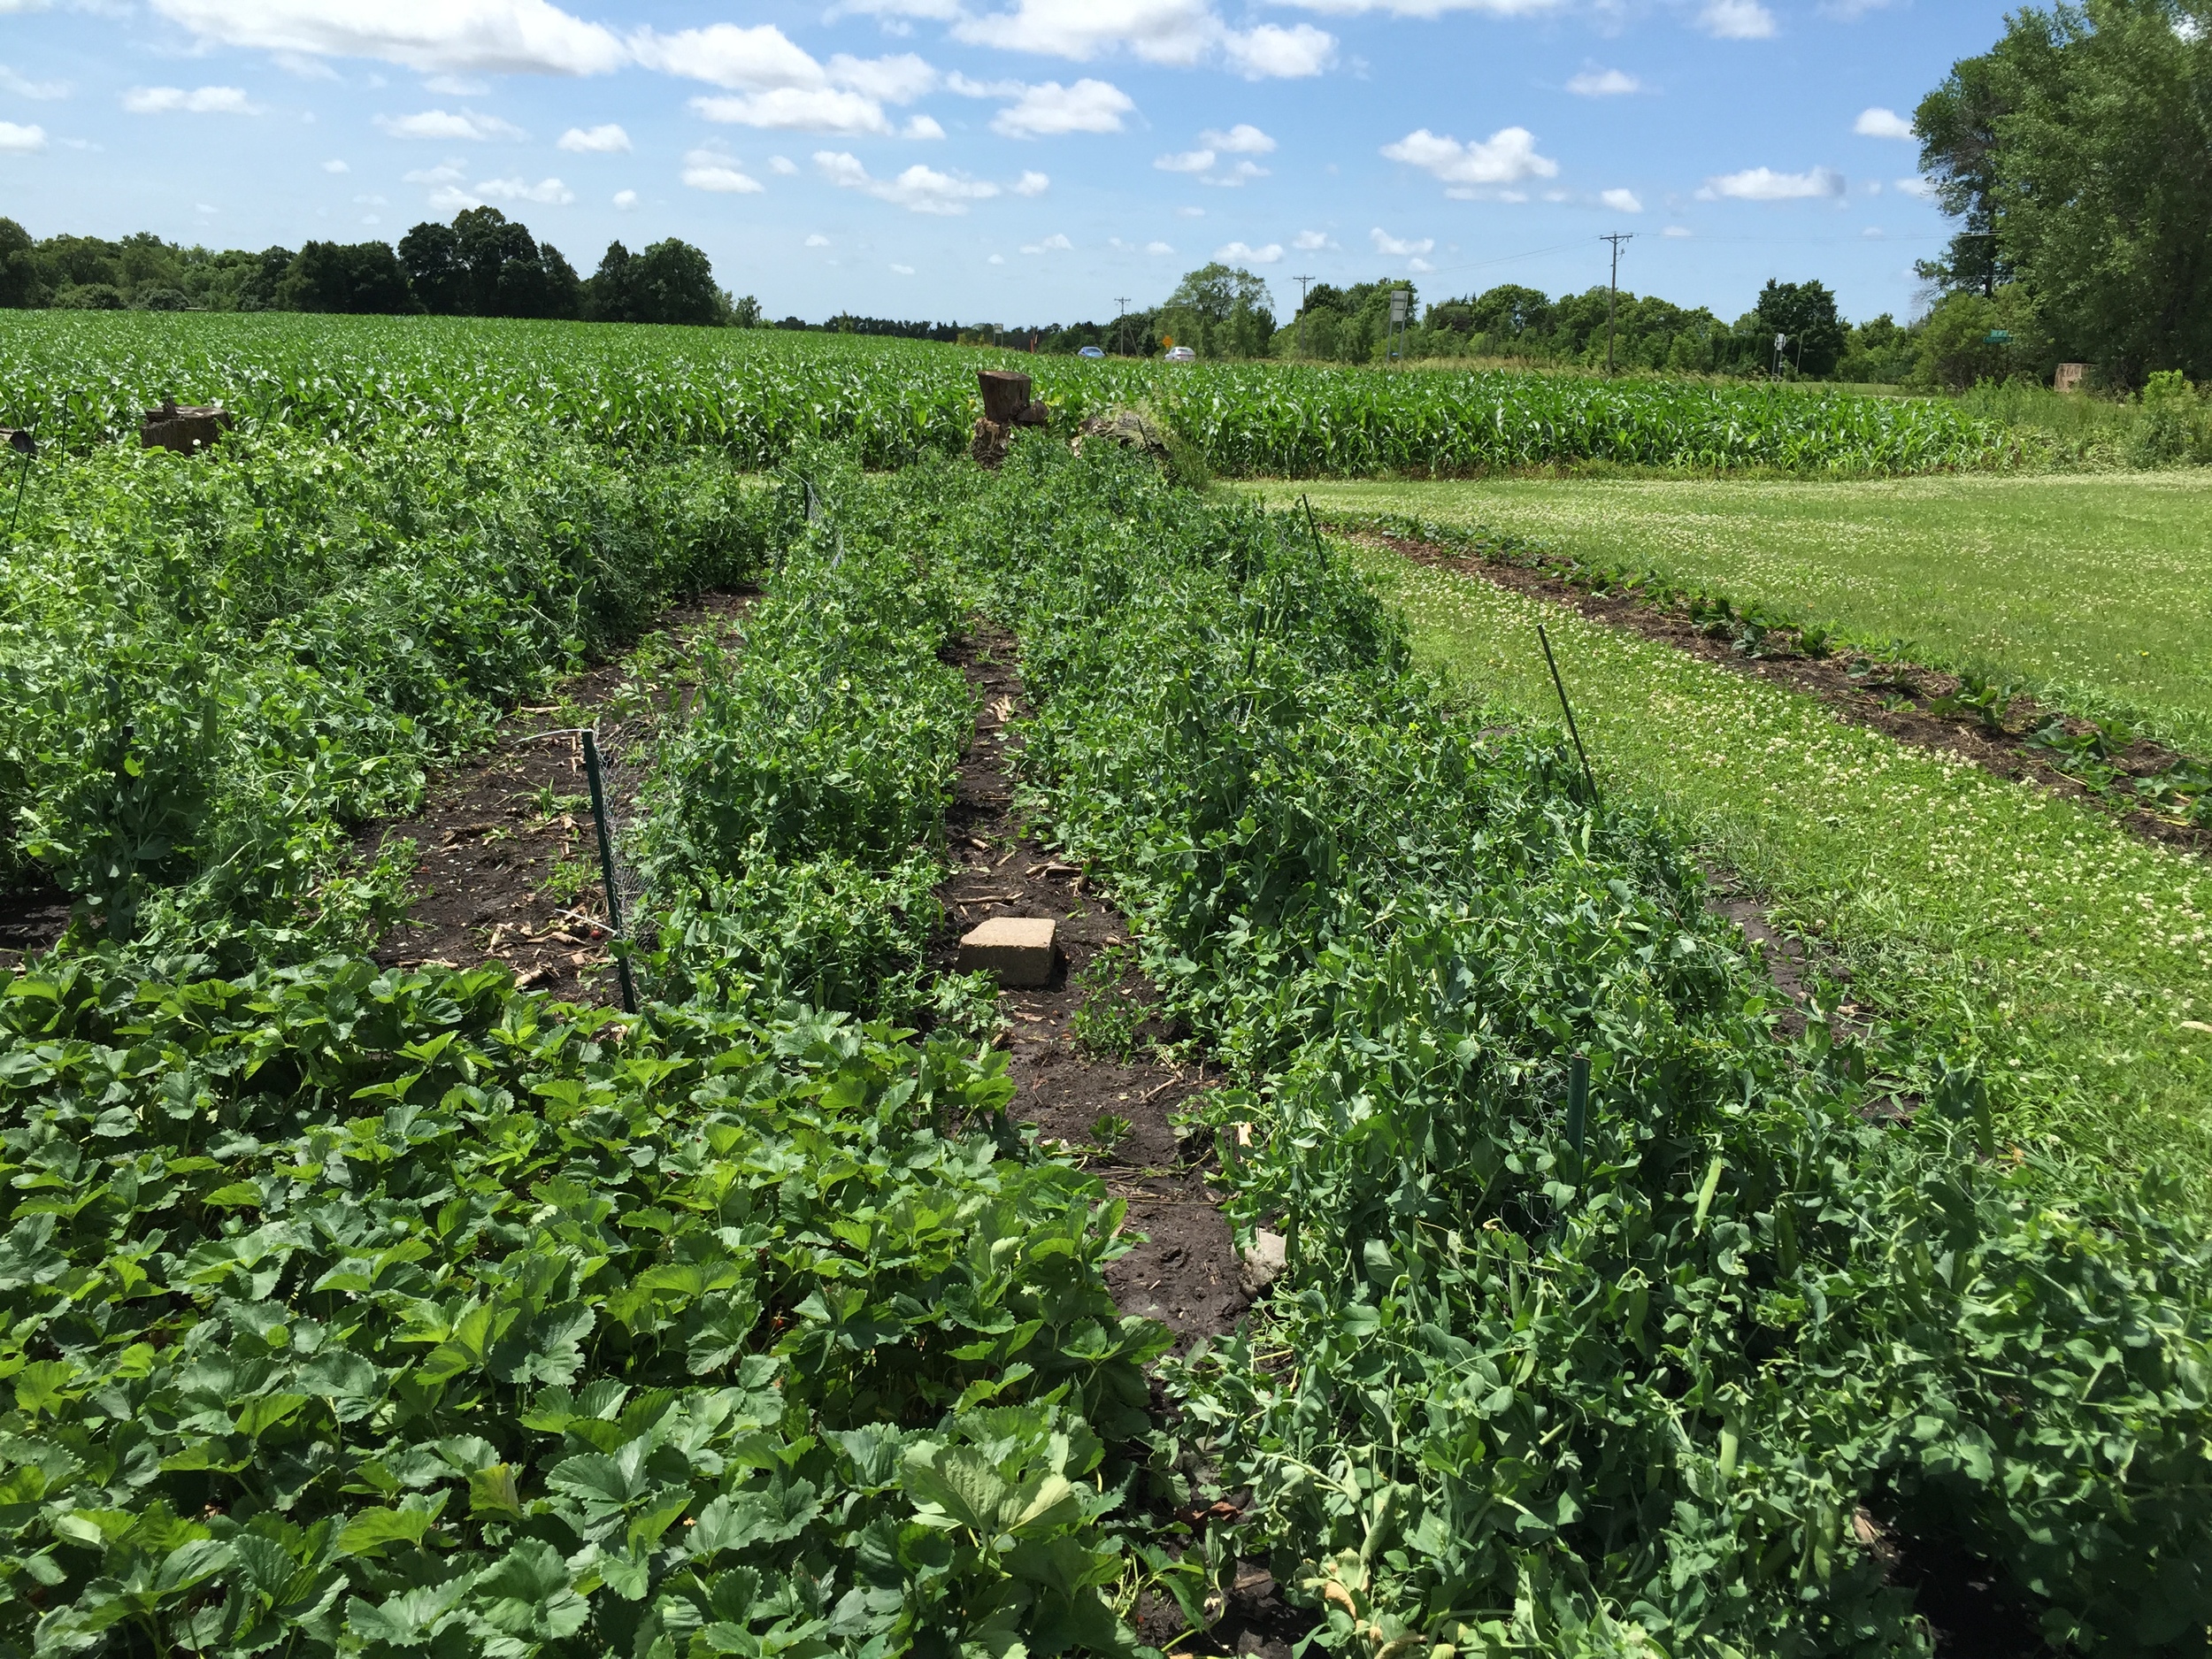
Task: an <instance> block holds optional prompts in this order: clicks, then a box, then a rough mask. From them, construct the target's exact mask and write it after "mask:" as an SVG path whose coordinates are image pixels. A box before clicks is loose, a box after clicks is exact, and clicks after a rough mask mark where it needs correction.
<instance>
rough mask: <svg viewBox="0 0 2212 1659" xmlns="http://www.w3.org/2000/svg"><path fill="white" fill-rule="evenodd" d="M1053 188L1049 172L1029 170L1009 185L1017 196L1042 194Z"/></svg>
mask: <svg viewBox="0 0 2212 1659" xmlns="http://www.w3.org/2000/svg"><path fill="white" fill-rule="evenodd" d="M1007 188H1008V189H1010V190H1011V191H1013V193H1014V194H1015V195H1016V196H1042V195H1043V194H1044V193H1045V192H1046V191H1047V190H1048V189H1050V188H1052V180H1051V177H1050V176H1049V175H1048V174H1046V173H1028V172H1025V173H1023V174H1022V176H1021V177H1020V178H1018V179H1017V180H1014V182H1013V183H1012V184H1010V185H1009V186H1007Z"/></svg>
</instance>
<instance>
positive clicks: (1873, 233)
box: [1859, 225, 1887, 242]
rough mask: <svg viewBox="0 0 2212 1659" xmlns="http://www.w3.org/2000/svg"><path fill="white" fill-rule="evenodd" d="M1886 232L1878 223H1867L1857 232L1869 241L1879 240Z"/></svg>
mask: <svg viewBox="0 0 2212 1659" xmlns="http://www.w3.org/2000/svg"><path fill="white" fill-rule="evenodd" d="M1859 234H1860V235H1862V236H1863V237H1865V238H1866V239H1867V241H1869V242H1880V241H1881V240H1882V238H1883V237H1884V236H1885V235H1886V234H1887V233H1886V232H1885V231H1884V230H1883V229H1882V227H1880V226H1879V225H1869V226H1868V227H1866V228H1865V229H1864V230H1863V231H1861V232H1860V233H1859Z"/></svg>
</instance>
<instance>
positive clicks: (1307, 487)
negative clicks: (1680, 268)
mask: <svg viewBox="0 0 2212 1659" xmlns="http://www.w3.org/2000/svg"><path fill="white" fill-rule="evenodd" d="M1255 488H1258V489H1261V490H1262V491H1263V492H1264V493H1265V494H1266V495H1269V496H1270V497H1271V499H1273V500H1276V501H1278V502H1281V501H1284V500H1286V499H1291V500H1294V499H1295V498H1296V496H1297V495H1299V494H1300V493H1304V494H1306V495H1309V496H1310V498H1311V499H1312V501H1313V503H1314V505H1315V506H1316V507H1317V509H1322V510H1329V509H1335V510H1340V511H1366V512H1403V513H1412V514H1417V515H1418V516H1420V517H1422V518H1433V519H1439V520H1444V521H1448V522H1450V523H1454V524H1458V525H1463V526H1481V527H1486V528H1489V529H1493V530H1499V531H1508V532H1511V533H1512V534H1517V535H1522V536H1526V537H1529V538H1531V539H1532V540H1535V541H1543V542H1545V543H1547V544H1548V545H1549V546H1551V547H1554V548H1556V549H1560V550H1562V551H1565V552H1571V553H1573V554H1575V555H1576V556H1578V557H1583V558H1586V559H1590V560H1593V561H1594V562H1598V563H1601V564H1612V565H1627V566H1632V567H1634V568H1636V569H1640V570H1651V571H1656V572H1661V573H1663V574H1664V575H1666V576H1668V577H1670V578H1671V579H1672V580H1676V581H1679V582H1684V583H1688V584H1693V585H1695V586H1700V587H1703V588H1709V590H1711V591H1713V592H1716V593H1724V594H1726V595H1728V596H1729V597H1730V598H1731V599H1732V600H1734V601H1736V602H1737V603H1744V602H1746V601H1752V600H1755V601H1758V602H1759V603H1763V604H1764V605H1765V606H1767V607H1768V608H1769V609H1770V610H1771V611H1775V612H1777V613H1778V614H1779V615H1781V616H1784V617H1786V618H1791V619H1793V620H1804V621H1809V622H1816V623H1820V624H1823V625H1824V626H1829V627H1831V628H1833V629H1835V630H1836V631H1837V632H1838V633H1839V634H1842V635H1843V636H1845V637H1846V638H1848V639H1850V640H1853V641H1856V642H1858V643H1860V644H1862V645H1866V646H1872V647H1881V646H1885V645H1886V644H1887V643H1888V642H1890V641H1903V642H1904V648H1905V649H1904V652H1903V654H1904V655H1906V656H1909V657H1912V658H1913V659H1915V660H1917V661H1920V662H1923V663H1925V664H1929V665H1930V666H1932V667H1970V668H1976V669H1979V670H1982V671H1984V672H1991V673H1993V676H1995V677H1996V678H1998V679H2000V680H2014V681H2016V682H2018V683H2021V684H2023V685H2025V686H2027V687H2030V688H2032V689H2034V690H2037V691H2038V692H2039V693H2040V694H2041V695H2043V696H2045V697H2046V698H2047V699H2048V700H2049V701H2052V702H2055V703H2058V704H2059V705H2060V706H2062V707H2064V708H2067V709H2070V710H2074V711H2076V712H2078V713H2083V714H2090V715H2117V716H2120V717H2122V718H2128V719H2132V720H2139V721H2141V722H2143V723H2144V724H2146V725H2147V726H2149V727H2150V728H2151V729H2152V730H2153V731H2154V732H2155V733H2159V734H2160V735H2162V736H2164V737H2166V738H2167V739H2168V741H2171V742H2173V743H2175V744H2176V745H2177V747H2179V748H2182V749H2187V750H2190V751H2191V752H2193V753H2195V754H2200V755H2202V754H2207V753H2212V468H2194V469H2190V470H2188V471H2184V472H2139V473H2123V474H2095V475H2080V474H2077V475H2071V476H2067V475H2033V476H2021V477H1945V478H1910V479H1888V480H1875V481H1870V482H1867V481H1851V482H1840V481H1839V482H1833V483H1808V482H1802V481H1795V480H1707V479H1698V480H1677V479H1661V480H1650V479H1591V480H1494V481H1475V482H1468V483H1433V484H1430V483H1407V484H1395V483H1393V484H1364V483H1352V484H1331V483H1312V484H1298V485H1283V484H1271V485H1262V486H1256V487H1255Z"/></svg>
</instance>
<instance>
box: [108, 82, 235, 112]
mask: <svg viewBox="0 0 2212 1659" xmlns="http://www.w3.org/2000/svg"><path fill="white" fill-rule="evenodd" d="M123 107H124V108H125V109H127V110H128V111H130V112H131V113H132V114H133V115H177V114H183V115H258V114H260V113H261V111H260V108H259V106H257V105H256V104H252V103H250V102H249V101H248V99H247V97H246V93H245V88H242V87H195V88H192V90H190V91H189V92H188V91H186V90H185V89H184V88H182V87H133V88H131V89H130V90H129V91H128V92H126V93H125V94H124V95H123Z"/></svg>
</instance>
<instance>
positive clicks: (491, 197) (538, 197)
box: [476, 179, 576, 207]
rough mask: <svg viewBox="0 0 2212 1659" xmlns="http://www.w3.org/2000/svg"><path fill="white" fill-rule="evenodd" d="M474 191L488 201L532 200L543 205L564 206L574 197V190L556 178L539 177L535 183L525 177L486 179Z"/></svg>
mask: <svg viewBox="0 0 2212 1659" xmlns="http://www.w3.org/2000/svg"><path fill="white" fill-rule="evenodd" d="M476 193H477V194H478V195H479V196H483V197H484V198H485V199H486V200H488V201H493V202H534V203H537V204H539V205H540V206H543V207H565V206H567V205H568V204H570V203H571V202H573V201H574V200H575V199H576V192H575V191H573V190H572V189H570V188H568V187H567V186H566V185H565V184H563V183H562V182H561V181H560V180H558V179H541V180H538V181H537V183H535V184H532V183H531V182H530V181H529V180H526V179H486V180H484V181H483V182H482V183H480V184H479V185H478V186H477V187H476Z"/></svg>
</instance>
